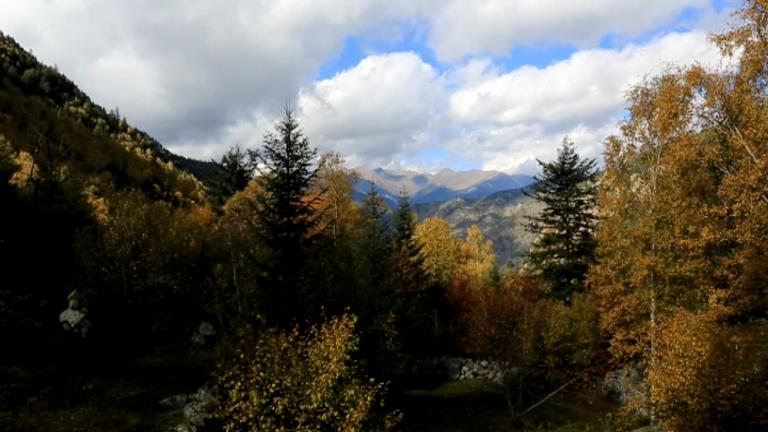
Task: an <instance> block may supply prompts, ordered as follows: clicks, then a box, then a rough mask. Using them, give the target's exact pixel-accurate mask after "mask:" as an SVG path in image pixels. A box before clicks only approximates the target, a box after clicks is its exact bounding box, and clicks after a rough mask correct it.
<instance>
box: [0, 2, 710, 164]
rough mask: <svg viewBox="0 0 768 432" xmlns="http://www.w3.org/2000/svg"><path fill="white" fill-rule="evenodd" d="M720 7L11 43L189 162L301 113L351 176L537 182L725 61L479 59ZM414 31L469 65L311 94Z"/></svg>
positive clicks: (31, 10)
mask: <svg viewBox="0 0 768 432" xmlns="http://www.w3.org/2000/svg"><path fill="white" fill-rule="evenodd" d="M708 5H709V0H648V1H646V2H630V1H615V0H594V1H588V2H583V1H577V2H559V1H555V0H536V1H534V0H508V1H503V0H477V1H464V0H446V1H439V0H423V1H412V0H390V1H386V2H385V1H383V0H222V1H221V2H209V1H204V0H165V1H162V2H157V1H152V0H134V1H128V0H114V1H109V2H104V1H100V0H3V1H2V2H0V29H2V30H3V31H4V32H7V33H8V34H10V35H12V36H13V37H14V38H16V39H17V40H18V41H19V42H20V43H21V44H22V45H23V46H25V47H27V48H31V49H33V50H34V54H35V55H37V56H38V58H39V59H40V60H41V61H43V62H45V63H49V64H56V65H58V67H59V69H60V70H61V71H62V72H64V73H65V74H67V75H68V76H69V77H70V78H72V79H73V80H74V81H75V82H76V83H77V84H78V85H79V86H81V88H83V90H85V91H86V92H87V93H89V94H90V95H91V96H92V97H93V99H94V100H95V101H96V102H97V103H100V104H102V105H104V106H105V107H106V108H113V107H119V108H120V111H121V113H122V114H123V115H125V116H126V117H128V120H129V121H131V122H132V123H134V124H136V125H137V126H139V127H140V128H142V129H145V130H147V131H148V132H149V133H150V134H152V135H153V136H155V137H156V138H158V139H159V140H160V141H161V142H163V144H165V145H167V146H168V147H169V148H171V149H172V150H173V151H177V152H179V153H181V154H184V155H186V156H192V157H198V158H202V159H210V158H218V156H219V155H221V153H222V152H223V151H224V150H225V149H226V148H227V147H229V146H231V145H233V144H235V143H236V142H238V143H240V144H241V145H242V146H245V147H251V148H252V147H256V146H258V145H259V144H260V142H261V138H262V135H263V132H264V131H266V130H268V129H269V128H270V127H271V125H272V122H273V121H274V119H275V118H276V116H277V115H279V110H280V108H281V107H282V106H283V104H284V103H285V101H287V100H291V99H294V98H295V100H296V104H297V108H298V109H299V111H300V114H301V115H302V116H303V117H302V119H303V122H304V126H305V132H306V133H307V135H308V136H309V138H310V141H311V142H312V143H313V144H315V145H319V146H320V147H321V149H322V150H335V151H339V152H341V153H342V154H343V155H344V156H346V157H347V158H348V160H349V161H350V163H351V164H366V165H392V164H397V163H398V162H401V161H411V162H414V161H415V162H414V163H418V157H419V156H418V155H419V151H424V150H425V149H430V148H432V149H434V148H440V147H446V148H447V149H448V150H449V151H450V152H451V154H458V155H463V156H464V157H465V158H466V160H470V161H473V163H474V161H481V163H483V164H484V165H485V167H487V168H496V169H504V170H514V169H518V170H524V171H525V170H528V169H529V168H530V167H531V166H533V165H531V163H532V162H531V161H532V160H533V158H535V157H541V158H547V157H550V156H552V155H554V150H555V148H556V146H557V144H558V143H559V142H560V140H561V139H562V137H563V135H565V134H570V135H571V136H572V137H573V138H574V140H575V141H577V145H579V146H583V148H584V150H585V151H587V152H589V155H591V156H597V155H599V153H600V151H599V149H600V146H599V141H600V140H601V139H602V138H603V137H604V135H605V134H607V133H608V132H610V131H611V130H613V127H614V125H615V123H616V121H617V120H618V119H620V117H621V115H622V108H623V106H624V104H625V102H624V91H625V90H626V89H627V88H628V87H629V85H631V84H632V83H633V82H637V80H639V79H641V78H642V77H643V76H646V75H651V74H654V73H656V72H658V71H659V70H661V69H662V68H663V67H664V65H666V64H669V63H678V62H690V61H692V60H695V59H699V60H705V61H716V60H717V56H716V55H715V54H714V50H712V49H709V48H707V45H706V42H705V37H704V35H703V34H702V33H699V32H690V33H683V34H678V33H673V34H668V35H667V36H664V37H661V38H659V39H656V40H652V41H650V42H648V43H646V44H644V45H629V46H626V47H624V48H623V49H620V50H612V49H594V48H592V49H589V48H585V49H583V50H581V51H579V52H577V53H576V54H574V55H573V56H571V57H570V58H569V59H567V60H564V61H561V62H558V63H555V64H552V65H551V66H549V67H545V68H536V67H532V66H526V67H522V68H519V69H516V70H513V71H509V72H505V71H503V69H502V68H501V66H499V65H498V64H496V63H494V60H493V59H491V58H489V57H480V56H479V55H481V54H483V53H486V54H506V53H508V52H509V50H510V49H511V48H512V47H513V46H519V45H535V44H538V43H550V42H554V43H559V44H571V45H575V46H582V47H588V46H592V44H594V43H595V42H596V41H597V40H599V39H600V38H602V37H604V36H606V35H608V34H613V35H618V36H619V37H620V38H622V37H631V36H632V35H637V34H646V32H648V31H649V30H653V29H659V28H662V27H663V26H664V24H665V23H669V22H671V21H673V20H674V18H675V17H676V16H679V14H680V13H681V11H683V10H684V9H685V8H698V9H700V10H703V11H704V12H705V13H704V14H703V15H702V16H700V17H699V18H697V19H698V21H697V22H696V23H694V24H695V25H694V24H690V25H689V24H685V26H684V27H686V28H688V27H702V26H705V27H707V28H710V29H716V28H718V27H722V23H723V21H724V20H723V15H722V14H715V13H714V12H712V8H711V6H708ZM424 23H426V24H424ZM422 25H425V26H426V27H423V26H422ZM413 28H416V29H417V33H419V37H425V38H427V39H428V44H429V46H431V47H432V48H433V49H434V51H435V54H436V56H437V58H438V59H439V60H441V61H446V62H454V61H457V60H458V59H465V58H468V60H466V61H464V60H462V62H461V63H450V64H448V65H447V66H445V67H446V68H447V70H448V72H441V71H440V70H435V69H434V68H433V67H432V66H430V65H428V64H427V63H425V61H424V60H423V59H422V58H421V57H424V53H421V54H416V53H393V54H383V55H378V54H376V53H372V54H371V55H369V56H368V57H367V58H365V59H363V60H362V61H361V62H360V63H359V64H358V65H356V66H354V67H352V68H350V69H348V70H346V71H341V72H340V73H338V74H337V75H336V76H334V77H332V78H329V79H325V80H322V81H318V82H312V79H313V77H314V76H315V74H316V73H317V72H318V69H319V67H320V66H321V65H322V64H324V63H325V62H327V61H328V60H329V59H331V58H334V57H335V56H337V55H339V53H340V52H341V50H342V48H343V46H344V43H345V39H347V38H349V37H353V36H360V37H362V38H363V39H365V38H371V39H372V40H388V41H390V40H398V39H399V38H402V37H410V36H409V35H410V33H409V32H408V31H405V32H402V31H401V30H403V29H410V30H412V29H413ZM425 35H426V36H425ZM411 36H412V35H411ZM374 45H375V44H374ZM420 56H421V57H420ZM467 56H468V57H467ZM580 148H581V147H580ZM414 158H416V159H414Z"/></svg>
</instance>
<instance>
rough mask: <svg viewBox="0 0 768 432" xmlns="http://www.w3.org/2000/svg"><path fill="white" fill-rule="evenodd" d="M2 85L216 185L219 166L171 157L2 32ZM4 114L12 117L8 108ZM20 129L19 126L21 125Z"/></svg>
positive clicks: (146, 135)
mask: <svg viewBox="0 0 768 432" xmlns="http://www.w3.org/2000/svg"><path fill="white" fill-rule="evenodd" d="M0 83H1V84H0V85H1V86H2V89H3V91H6V92H7V91H9V90H11V89H13V90H15V91H16V92H17V93H18V94H21V95H23V96H24V97H27V98H31V97H37V98H39V99H40V100H42V101H43V102H44V103H45V104H46V105H47V106H48V107H49V108H53V109H57V110H59V111H61V112H63V113H65V114H67V115H68V116H69V117H71V118H72V119H75V120H77V121H78V122H79V123H81V124H82V125H83V126H84V127H85V128H87V129H90V130H91V131H93V133H94V134H101V135H107V136H109V137H111V138H112V139H113V140H114V141H117V142H118V143H120V144H121V145H123V146H124V147H125V148H127V149H129V150H131V151H134V152H141V153H144V154H145V155H151V157H153V158H156V159H157V160H159V161H162V162H164V163H172V164H173V165H174V166H175V167H177V168H180V169H181V170H184V171H186V172H188V173H190V174H192V175H194V176H195V177H196V178H197V179H199V180H201V181H202V182H204V183H205V184H207V185H209V184H212V182H214V181H215V178H216V176H217V172H218V170H217V166H216V164H215V163H212V162H204V161H196V160H193V159H188V158H185V157H183V156H179V155H176V154H173V153H171V152H170V151H168V150H167V149H165V148H164V147H163V146H162V145H160V143H158V142H157V140H155V139H154V138H152V137H151V136H149V135H148V134H147V133H145V132H143V131H141V130H139V129H137V128H136V127H134V126H131V125H129V124H128V123H127V122H126V121H125V119H123V118H120V116H119V114H118V113H116V112H107V111H106V110H105V109H104V108H103V107H101V106H100V105H98V104H96V103H94V102H93V101H92V100H91V99H90V97H88V95H86V94H85V93H84V92H83V91H82V90H80V89H79V88H78V87H77V86H76V85H75V84H74V83H73V82H72V81H71V80H69V79H68V78H67V77H66V76H64V75H63V74H61V73H59V71H58V70H57V69H56V68H53V67H50V66H46V65H44V64H42V63H40V62H39V61H38V60H37V59H36V58H35V57H34V56H33V55H32V54H31V53H29V52H28V51H26V50H24V48H22V47H21V46H20V45H19V44H18V43H17V42H16V41H15V40H14V39H13V38H11V37H10V36H8V35H5V34H3V33H2V32H0ZM4 112H5V113H6V114H8V105H7V104H6V106H5V110H4ZM17 126H18V125H17Z"/></svg>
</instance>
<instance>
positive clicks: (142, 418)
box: [0, 352, 615, 432]
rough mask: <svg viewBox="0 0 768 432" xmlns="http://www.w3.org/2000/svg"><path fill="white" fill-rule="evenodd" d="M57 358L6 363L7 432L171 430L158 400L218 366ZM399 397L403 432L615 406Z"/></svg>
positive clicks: (504, 424)
mask: <svg viewBox="0 0 768 432" xmlns="http://www.w3.org/2000/svg"><path fill="white" fill-rule="evenodd" d="M49 359H50V357H49ZM53 360H55V363H54V362H53V361H39V362H34V363H32V364H29V363H27V366H25V367H19V366H17V365H9V364H2V365H0V431H62V432H64V431H73V432H74V431H96V430H100V431H125V432H127V431H168V430H172V429H173V427H174V425H176V424H178V423H179V421H180V414H179V412H178V411H173V410H170V409H168V408H164V407H162V406H160V404H159V403H158V402H159V401H160V400H161V399H163V398H165V397H168V396H171V395H175V394H183V393H191V392H194V391H195V390H196V388H197V387H198V386H199V385H200V384H201V383H203V382H205V381H206V380H207V379H208V375H207V370H210V363H211V361H210V358H209V357H207V356H205V355H202V354H199V355H192V356H189V355H180V354H175V353H172V352H164V353H163V352H161V353H152V354H150V355H134V356H127V357H126V356H117V355H112V356H102V357H98V358H97V357H82V356H80V357H76V356H72V357H71V358H68V359H67V358H65V359H62V358H58V359H53ZM394 399H395V401H394V403H395V404H396V405H398V409H400V410H401V411H402V412H403V415H404V416H403V422H402V423H401V425H400V427H399V428H398V430H402V431H404V432H463V431H467V432H469V431H472V432H475V431H560V432H565V431H602V430H609V428H608V427H607V426H608V424H607V422H606V418H607V415H608V413H610V412H612V411H613V410H614V409H615V407H614V406H612V405H611V404H610V403H608V402H607V401H605V400H604V399H603V398H602V396H601V395H600V394H599V392H598V391H596V390H589V389H587V390H579V391H576V390H572V391H564V392H562V393H561V394H558V395H557V396H556V397H554V398H552V399H551V400H550V401H548V402H547V403H545V404H543V405H542V406H541V407H539V408H538V409H537V410H535V411H534V412H532V413H531V414H529V415H528V416H526V417H525V418H523V419H521V420H519V421H515V419H513V418H512V416H510V414H509V409H508V407H507V403H506V399H505V398H504V396H503V394H502V393H500V392H499V391H498V390H497V389H495V388H494V387H493V386H491V385H489V384H488V383H487V382H485V381H482V380H465V381H446V382H442V383H439V384H437V385H436V386H434V387H431V388H417V389H409V390H405V391H403V392H402V393H401V394H400V395H399V396H396V397H395V398H394Z"/></svg>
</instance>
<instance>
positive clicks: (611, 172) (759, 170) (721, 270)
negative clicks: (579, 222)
mask: <svg viewBox="0 0 768 432" xmlns="http://www.w3.org/2000/svg"><path fill="white" fill-rule="evenodd" d="M736 18H737V21H736V24H735V25H734V26H733V27H732V28H731V29H730V30H729V31H727V32H725V33H722V34H719V35H715V36H713V38H712V40H713V41H714V42H715V44H716V45H717V46H718V47H719V48H720V49H721V51H722V53H723V54H724V58H725V59H726V63H727V62H730V63H731V65H730V66H728V67H724V68H723V69H721V70H715V71H713V70H709V69H706V68H704V67H702V66H698V65H694V66H691V67H686V68H678V69H673V70H670V71H668V72H667V73H664V74H662V75H660V76H658V77H654V78H651V79H649V80H646V81H645V82H643V83H642V84H640V85H639V86H637V87H635V88H634V89H633V90H632V91H631V92H630V94H629V102H630V110H629V111H630V117H629V119H628V120H627V121H626V122H625V123H624V124H623V125H622V126H621V134H620V135H618V136H614V137H611V138H609V139H608V140H607V142H606V154H605V162H606V170H605V174H604V176H603V178H602V179H601V185H600V204H601V208H600V212H601V214H600V216H601V223H600V225H599V228H598V232H597V240H598V244H599V246H598V251H597V253H598V263H597V265H595V266H593V267H592V269H591V270H590V274H589V283H590V284H591V285H592V286H593V287H594V289H595V294H596V296H597V298H598V299H599V309H600V319H601V327H602V330H603V331H604V332H605V334H606V335H607V336H608V337H609V339H610V344H611V346H610V348H611V352H612V353H613V355H614V359H615V360H616V361H617V362H618V363H620V364H622V363H625V362H627V361H631V360H644V362H645V364H646V366H647V371H648V377H649V384H650V386H649V388H650V394H649V396H650V399H649V402H651V403H650V408H651V410H650V413H651V421H652V422H654V421H656V420H657V418H656V416H655V414H656V412H655V411H656V408H657V407H658V414H659V416H658V421H660V422H661V423H663V424H664V425H666V426H668V427H669V428H670V430H702V429H700V428H698V427H696V426H692V425H693V423H685V422H683V421H682V419H690V418H692V417H696V416H698V418H700V419H702V422H701V425H702V426H701V427H702V428H704V429H708V430H729V427H731V426H729V425H733V424H734V423H733V420H734V418H739V422H740V423H739V424H741V425H748V426H749V427H754V426H755V425H761V426H762V427H764V426H765V424H766V423H767V422H768V420H766V417H765V413H764V412H762V411H754V410H746V411H745V410H743V409H742V408H741V407H739V406H738V404H734V403H732V402H729V401H728V400H727V399H731V400H741V399H740V398H741V397H742V396H744V395H747V394H750V393H749V391H748V388H749V387H748V386H743V385H741V384H739V383H740V382H741V381H740V380H742V379H747V377H748V378H749V379H762V381H763V382H765V380H766V378H768V372H766V370H765V368H763V367H762V366H761V365H762V363H761V361H758V359H759V358H760V356H759V355H753V354H746V351H745V353H734V352H732V349H733V347H732V346H731V347H729V345H728V344H727V343H724V342H723V341H728V340H731V341H732V342H734V343H737V342H738V340H744V339H743V338H744V337H745V336H744V335H749V339H750V340H751V342H750V343H751V344H757V345H760V344H763V345H765V344H766V343H768V339H766V336H765V332H763V331H757V329H758V328H759V325H758V324H756V323H757V322H759V319H763V318H764V317H765V315H766V311H767V310H768V296H767V295H766V294H768V84H767V83H768V81H767V78H768V32H766V28H768V1H766V0H748V1H746V2H745V4H744V7H743V8H742V9H741V10H740V11H739V12H738V13H737V14H736ZM731 55H733V56H731ZM745 349H746V348H745ZM747 351H749V350H748V349H747ZM737 354H738V355H737ZM724 358H732V361H730V362H728V361H724V360H723V359H724ZM750 370H751V371H754V373H755V374H756V375H755V374H753V375H749V374H748V373H747V372H745V371H750ZM745 373H747V375H745ZM693 377H695V378H696V380H693V379H692V378H693ZM693 383H695V384H693ZM733 386H736V387H733ZM724 388H735V390H734V392H735V393H734V394H730V393H728V392H725V393H723V391H722V390H723V389H724ZM753 396H754V397H753ZM753 396H750V399H751V400H752V401H753V402H754V401H755V397H756V398H757V401H759V403H762V404H763V405H765V404H768V396H767V395H766V392H763V393H762V394H757V395H753ZM704 407H709V408H704ZM702 410H705V411H707V412H709V413H711V415H707V416H703V415H702V414H701V413H702V412H703V411H702ZM745 416H746V417H745ZM697 424H698V423H697Z"/></svg>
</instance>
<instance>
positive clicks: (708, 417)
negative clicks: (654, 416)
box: [648, 310, 768, 431]
mask: <svg viewBox="0 0 768 432" xmlns="http://www.w3.org/2000/svg"><path fill="white" fill-rule="evenodd" d="M648 381H649V384H650V385H651V386H652V388H653V393H652V394H653V396H652V401H653V403H654V404H655V406H656V410H657V413H658V417H659V419H660V422H661V424H662V425H663V426H664V427H665V428H667V429H668V430H670V431H726V430H757V429H755V427H758V428H759V430H764V429H763V428H765V427H768V392H766V382H767V381H768V329H767V328H766V327H765V326H760V325H754V324H739V325H733V324H724V323H721V322H719V321H718V320H717V317H716V316H715V314H713V313H712V312H711V311H708V312H699V313H694V312H689V311H686V310H680V311H678V312H676V313H675V314H674V315H672V316H671V317H670V318H669V319H668V320H667V321H666V322H665V323H664V324H663V325H662V326H661V327H660V329H659V334H658V343H657V347H656V357H655V361H654V362H653V363H652V364H651V368H650V370H649V375H648Z"/></svg>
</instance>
